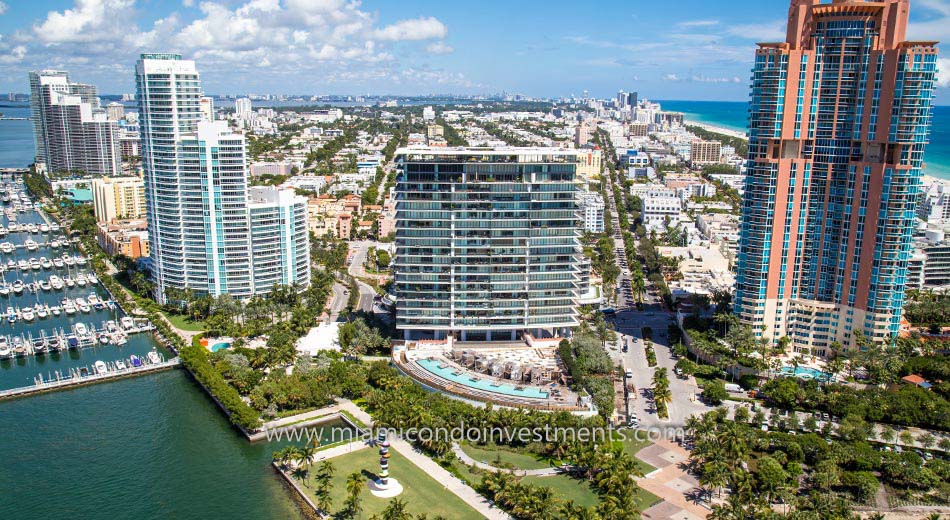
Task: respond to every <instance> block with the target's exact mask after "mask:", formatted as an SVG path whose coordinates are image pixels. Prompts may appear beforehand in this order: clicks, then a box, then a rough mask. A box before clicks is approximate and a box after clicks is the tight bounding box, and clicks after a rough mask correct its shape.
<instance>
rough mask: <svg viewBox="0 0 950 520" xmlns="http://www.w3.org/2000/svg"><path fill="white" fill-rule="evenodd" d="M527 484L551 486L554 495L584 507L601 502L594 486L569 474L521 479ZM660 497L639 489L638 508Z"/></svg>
mask: <svg viewBox="0 0 950 520" xmlns="http://www.w3.org/2000/svg"><path fill="white" fill-rule="evenodd" d="M521 481H522V482H524V483H526V484H531V485H532V486H539V487H540V486H544V487H548V488H551V490H552V491H554V495H555V496H556V497H558V499H560V500H561V501H563V502H567V501H569V500H573V501H574V503H575V504H577V505H581V506H584V507H596V506H597V505H598V504H600V497H598V496H597V490H596V489H594V488H592V487H591V486H590V485H589V484H588V483H587V482H584V481H582V480H578V479H575V478H571V477H569V476H567V475H553V476H549V477H534V476H531V477H524V478H522V479H521ZM659 501H660V497H658V496H656V495H654V494H653V493H650V492H649V491H647V490H645V489H637V509H639V510H640V511H645V510H647V509H648V508H649V507H650V506H652V505H654V504H656V503H658V502H659Z"/></svg>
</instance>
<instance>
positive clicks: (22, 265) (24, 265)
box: [16, 260, 30, 271]
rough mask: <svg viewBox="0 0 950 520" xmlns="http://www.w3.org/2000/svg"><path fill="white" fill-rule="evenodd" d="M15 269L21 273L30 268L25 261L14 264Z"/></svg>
mask: <svg viewBox="0 0 950 520" xmlns="http://www.w3.org/2000/svg"><path fill="white" fill-rule="evenodd" d="M16 267H17V269H19V270H21V271H26V270H27V269H29V268H30V263H29V262H27V261H26V260H20V261H19V262H17V263H16Z"/></svg>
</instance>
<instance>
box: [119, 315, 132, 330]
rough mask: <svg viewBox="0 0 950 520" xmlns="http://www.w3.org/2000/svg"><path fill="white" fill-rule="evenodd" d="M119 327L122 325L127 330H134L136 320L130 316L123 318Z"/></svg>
mask: <svg viewBox="0 0 950 520" xmlns="http://www.w3.org/2000/svg"><path fill="white" fill-rule="evenodd" d="M119 325H121V326H122V328H123V329H125V330H129V329H134V328H135V320H133V319H132V318H131V317H130V316H123V317H122V319H120V320H119Z"/></svg>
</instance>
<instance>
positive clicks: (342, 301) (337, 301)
mask: <svg viewBox="0 0 950 520" xmlns="http://www.w3.org/2000/svg"><path fill="white" fill-rule="evenodd" d="M331 290H332V291H333V301H332V302H331V303H330V321H331V322H332V321H337V320H339V319H340V313H341V312H343V309H345V308H346V301H347V299H348V298H349V296H350V290H349V289H347V288H346V286H345V285H343V284H341V283H339V282H334V284H333V286H332V287H331Z"/></svg>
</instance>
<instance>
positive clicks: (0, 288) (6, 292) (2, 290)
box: [0, 283, 10, 296]
mask: <svg viewBox="0 0 950 520" xmlns="http://www.w3.org/2000/svg"><path fill="white" fill-rule="evenodd" d="M0 296H10V286H9V285H7V284H5V283H4V284H3V285H0Z"/></svg>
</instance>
